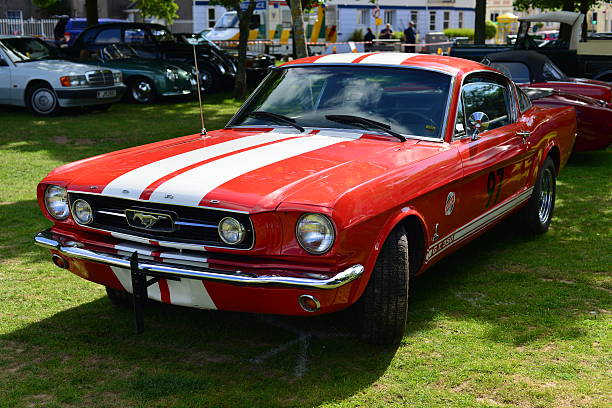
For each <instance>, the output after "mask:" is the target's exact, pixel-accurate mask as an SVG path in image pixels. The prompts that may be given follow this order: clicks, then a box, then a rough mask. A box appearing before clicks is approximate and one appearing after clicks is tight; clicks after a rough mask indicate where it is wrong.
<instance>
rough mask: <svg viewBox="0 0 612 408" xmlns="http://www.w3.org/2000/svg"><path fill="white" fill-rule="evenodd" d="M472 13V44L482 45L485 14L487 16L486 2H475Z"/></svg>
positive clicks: (477, 0) (483, 0) (479, 0)
mask: <svg viewBox="0 0 612 408" xmlns="http://www.w3.org/2000/svg"><path fill="white" fill-rule="evenodd" d="M474 11H475V13H474V44H484V43H485V39H486V34H485V14H487V0H476V8H475V10H474Z"/></svg>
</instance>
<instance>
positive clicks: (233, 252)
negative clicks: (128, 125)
mask: <svg viewBox="0 0 612 408" xmlns="http://www.w3.org/2000/svg"><path fill="white" fill-rule="evenodd" d="M314 66H322V67H327V68H329V70H330V71H336V70H337V71H342V70H346V69H349V68H351V67H356V66H367V67H370V68H372V69H374V70H378V69H381V70H389V69H392V70H403V69H409V70H411V72H412V71H415V70H416V71H419V72H420V71H426V72H435V73H436V75H438V74H440V75H443V76H445V78H448V80H449V84H450V88H449V92H448V95H444V100H445V101H447V102H445V106H441V108H442V109H444V123H443V126H442V129H443V131H441V134H440V137H439V139H434V138H427V137H414V138H412V137H410V136H406V137H407V140H406V141H405V142H404V143H401V142H400V141H399V140H397V139H395V138H394V137H391V136H390V135H388V134H386V133H385V132H378V131H376V130H360V129H355V128H354V127H350V126H347V127H346V128H344V129H332V130H330V129H326V128H316V127H309V128H306V129H305V131H304V132H297V133H296V131H295V130H294V129H293V128H291V127H284V126H275V125H274V126H269V125H268V126H249V125H246V126H233V127H230V128H226V129H221V130H217V131H212V132H209V134H208V135H206V136H201V135H197V134H196V135H190V136H185V137H181V138H177V139H172V140H166V141H161V142H158V143H153V144H149V145H145V146H140V147H133V148H130V149H126V150H122V151H118V152H113V153H108V154H103V155H100V156H97V157H93V158H90V159H85V160H82V161H78V162H75V163H71V164H66V165H64V166H62V167H59V168H57V169H55V170H53V171H52V172H51V173H50V174H49V175H48V176H46V177H45V178H44V179H43V180H42V181H41V182H40V184H39V186H38V200H39V204H40V208H41V209H42V212H43V214H44V215H45V216H46V217H47V218H49V219H50V220H51V221H53V226H52V227H51V228H50V229H49V230H46V231H43V232H41V233H40V234H38V235H37V237H36V242H37V243H38V244H39V245H42V246H44V247H47V248H49V249H51V253H52V254H54V255H55V256H56V259H55V263H56V264H58V265H60V266H63V267H65V268H67V269H69V270H70V271H71V272H73V273H75V274H77V275H78V276H81V277H83V278H85V279H88V280H90V281H93V282H96V283H99V284H102V285H105V286H107V287H110V288H114V289H116V290H120V291H128V292H129V291H131V290H132V288H131V281H130V270H129V269H128V268H129V264H126V262H127V261H126V259H127V257H128V256H129V255H130V254H131V253H132V252H134V251H137V252H138V255H139V258H140V260H139V262H141V264H140V265H139V268H141V269H143V270H153V269H154V268H155V266H156V265H157V267H163V268H165V269H164V273H166V275H162V276H167V277H172V276H178V277H179V278H180V280H179V281H176V280H170V279H164V278H162V279H160V280H159V282H158V283H155V284H154V285H152V286H151V287H150V288H149V293H148V296H149V297H150V298H153V299H156V300H159V301H162V302H166V303H172V304H178V305H186V306H192V307H199V308H205V309H220V310H232V311H242V312H256V313H271V314H286V315H313V314H321V313H329V312H334V311H337V310H341V309H344V308H346V307H348V306H350V305H352V304H354V303H355V302H356V301H357V300H358V299H360V297H361V296H362V294H363V293H364V291H365V290H366V288H367V287H368V282H369V281H370V278H371V274H372V271H373V270H374V268H375V265H376V263H377V258H379V254H380V253H381V249H382V248H383V244H385V242H386V240H387V237H388V236H389V234H390V232H391V231H393V230H394V228H396V227H397V226H398V225H400V224H403V225H405V226H406V230H407V231H409V236H410V241H411V243H410V245H411V247H410V248H411V249H410V251H411V252H410V254H411V264H410V265H411V266H410V269H411V274H419V273H422V272H423V271H425V270H426V269H427V268H429V267H430V266H431V265H432V264H434V263H435V262H437V261H438V260H439V259H441V258H443V257H444V256H446V255H447V254H449V253H451V252H452V251H454V250H456V249H458V248H459V247H461V246H463V245H465V244H466V243H467V242H469V241H470V240H472V239H474V238H475V237H477V236H479V235H480V234H482V233H483V232H485V231H486V230H487V229H488V228H490V227H491V226H493V225H495V224H496V223H498V222H499V221H500V220H501V219H502V218H504V217H505V216H507V215H509V214H511V213H513V212H516V211H517V210H519V209H520V208H522V207H524V206H525V205H526V203H528V202H529V200H532V199H534V198H533V196H535V195H537V194H535V193H534V184H535V183H536V178H537V177H538V174H539V171H540V170H541V168H542V166H543V164H544V163H545V161H546V160H552V161H553V162H554V166H555V172H558V171H559V170H560V169H561V168H562V167H563V166H564V165H565V163H566V161H567V160H568V158H569V156H570V153H571V151H572V146H573V144H574V139H575V132H576V118H575V113H574V111H573V109H571V108H555V109H543V108H540V107H537V106H519V102H518V99H517V95H518V94H517V91H516V87H515V85H514V83H512V82H511V81H510V80H508V79H507V78H506V77H504V76H502V75H500V74H499V73H498V72H496V71H495V70H493V69H491V68H489V67H487V66H484V65H481V64H478V63H475V62H472V61H467V60H462V59H456V58H451V57H442V56H427V55H416V54H396V53H368V54H334V55H328V56H317V57H309V58H306V59H302V60H296V61H292V62H290V63H288V64H285V65H284V66H282V67H281V68H279V69H278V70H279V71H281V72H284V71H291V70H293V69H295V68H296V67H301V68H304V69H306V70H307V69H310V67H314ZM381 72H382V71H381ZM385 72H387V71H385ZM279 75H280V74H279ZM483 76H484V77H487V78H491V79H492V80H493V79H494V80H495V81H499V82H500V83H501V84H502V85H499V86H500V87H502V88H503V89H504V92H507V93H508V95H509V96H508V102H507V103H508V105H507V107H506V109H509V112H510V116H511V118H510V119H512V120H511V122H512V123H509V124H507V125H505V126H501V127H498V128H496V129H492V130H489V131H486V132H481V134H480V135H478V136H477V137H475V138H474V139H475V140H472V138H471V137H466V135H458V134H457V133H456V132H460V130H461V127H462V126H464V125H461V126H456V123H455V122H456V119H455V118H457V117H458V114H457V109H458V102H459V95H460V93H461V91H462V89H464V88H465V87H467V83H468V82H469V81H476V82H477V81H479V79H478V78H481V77H483ZM269 84H270V82H269V81H268V82H264V83H263V84H262V85H261V86H260V89H259V90H258V91H256V93H257V92H261V91H262V89H264V88H266V87H268V86H269ZM426 85H427V84H423V89H426ZM402 86H403V85H402V84H398V86H397V89H400V90H401V89H402ZM409 92H423V91H420V90H418V89H417V90H413V89H412V88H411V89H410V90H409ZM248 104H249V101H247V103H246V104H245V106H247V105H248ZM521 108H524V109H523V112H521ZM243 109H244V108H243ZM464 119H465V118H464V117H463V116H461V115H460V119H458V121H460V122H461V123H466V122H465V120H464ZM230 123H231V122H230ZM547 158H549V159H547ZM51 185H57V186H61V187H65V188H66V189H67V191H68V199H69V200H70V202H71V203H72V204H74V200H75V198H76V197H81V198H86V199H88V200H93V203H94V207H96V208H97V209H96V208H94V210H95V211H100V209H101V208H102V207H103V206H104V205H107V206H108V208H111V207H113V205H118V204H117V203H121V205H128V206H132V207H134V208H136V211H140V209H141V208H144V209H145V210H142V211H146V210H147V209H148V210H150V211H163V212H164V213H166V211H167V210H168V209H169V208H172V209H174V210H175V211H176V212H177V213H179V212H180V213H181V214H184V213H186V212H189V211H191V212H194V211H202V214H204V215H205V216H207V217H208V216H211V217H213V216H217V214H218V213H219V212H221V213H222V215H223V216H225V215H227V214H235V217H237V218H238V219H239V220H240V222H241V223H243V224H244V226H245V228H246V229H247V234H249V233H250V234H252V235H250V237H251V238H252V241H248V242H247V243H246V244H244V247H242V248H233V247H231V248H230V247H223V245H204V244H198V243H197V242H192V241H189V240H183V242H170V241H169V240H167V239H164V238H156V237H154V236H151V234H148V233H146V231H144V230H142V229H141V230H131V231H128V232H126V231H124V230H122V231H121V232H117V231H116V230H115V231H112V230H111V229H110V228H106V229H105V228H97V227H96V228H94V227H89V226H87V225H80V224H79V223H77V222H75V220H74V215H69V216H68V217H67V218H66V219H65V220H58V219H55V218H54V217H53V216H52V215H51V214H50V212H49V210H48V209H47V205H46V198H45V192H46V191H47V189H48V187H49V186H51ZM535 199H536V200H537V197H535ZM100 203H105V204H104V205H103V204H100ZM113 203H114V204H113ZM72 211H74V209H73V210H72ZM107 212H112V211H107ZM305 213H316V214H322V215H324V216H327V217H329V218H328V219H329V220H331V222H332V223H333V230H334V237H333V238H334V241H333V245H332V246H331V248H330V249H329V250H328V251H327V252H325V253H324V254H321V255H313V254H311V253H309V252H307V251H306V250H305V249H304V248H303V246H302V244H301V243H300V242H298V240H297V238H296V223H297V222H298V220H299V219H301V217H302V216H303V215H304V214H305ZM211 214H212V215H211ZM145 215H146V214H145ZM95 216H100V217H102V216H104V217H106V218H105V219H107V220H109V221H108V222H109V223H110V222H115V221H112V220H111V218H112V217H113V216H115V217H116V218H121V219H123V218H125V214H121V213H118V214H117V213H115V214H114V215H100V214H98V213H95ZM109 217H110V218H109ZM122 217H123V218H122ZM219 217H220V216H217V218H219ZM240 217H242V218H240ZM243 221H244V222H243ZM105 222H106V221H105ZM164 222H165V221H164ZM92 225H95V224H92ZM249 231H250V232H249ZM187 241H188V242H187ZM92 254H94V255H92ZM126 265H127V266H126ZM160 265H161V266H160ZM185 271H189V272H188V273H187V272H185ZM191 278H195V279H191ZM304 295H308V296H312V297H313V298H314V299H315V302H316V303H317V305H316V307H314V308H311V310H307V308H304V306H303V305H301V304H300V302H298V298H300V297H301V296H304ZM311 304H312V303H311Z"/></svg>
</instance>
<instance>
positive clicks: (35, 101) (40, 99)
mask: <svg viewBox="0 0 612 408" xmlns="http://www.w3.org/2000/svg"><path fill="white" fill-rule="evenodd" d="M56 105H57V99H55V94H54V93H53V91H51V90H50V89H47V88H42V89H38V90H36V91H35V92H34V93H33V94H32V108H34V110H35V111H36V112H38V113H49V112H53V110H54V109H55V107H56Z"/></svg>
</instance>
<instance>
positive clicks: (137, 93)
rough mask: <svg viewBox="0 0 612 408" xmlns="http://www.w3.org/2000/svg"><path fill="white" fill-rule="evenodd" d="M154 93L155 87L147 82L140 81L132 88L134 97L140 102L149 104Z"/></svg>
mask: <svg viewBox="0 0 612 408" xmlns="http://www.w3.org/2000/svg"><path fill="white" fill-rule="evenodd" d="M152 93H153V87H152V86H151V84H150V83H148V82H147V81H138V82H136V83H135V84H134V86H133V87H132V96H133V97H134V99H135V100H137V101H138V102H148V101H149V100H150V99H151V94H152Z"/></svg>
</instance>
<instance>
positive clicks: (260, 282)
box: [34, 229, 364, 289]
mask: <svg viewBox="0 0 612 408" xmlns="http://www.w3.org/2000/svg"><path fill="white" fill-rule="evenodd" d="M34 242H35V243H36V245H39V246H41V247H43V248H47V249H51V250H56V251H59V252H60V253H61V254H62V255H64V256H66V257H67V258H72V259H82V260H85V261H91V262H97V263H101V264H104V265H108V266H114V267H118V268H125V269H130V260H129V259H127V258H123V257H121V256H118V255H114V254H107V253H102V252H97V251H92V250H88V249H85V248H82V246H84V245H83V244H82V243H79V242H70V243H69V244H70V245H65V244H62V243H61V242H59V241H57V240H56V239H54V238H53V233H52V232H51V230H50V229H48V230H44V231H41V232H39V233H38V234H36V236H35V237H34ZM79 247H81V248H79ZM138 268H139V269H141V270H143V271H146V272H151V273H154V274H155V273H157V274H161V275H170V276H174V277H179V278H187V279H201V280H209V281H215V282H221V283H227V284H231V285H244V286H284V287H287V286H288V287H292V288H304V289H336V288H339V287H340V286H343V285H346V284H347V283H349V282H352V281H354V280H355V279H357V278H359V277H360V276H361V275H362V274H363V272H364V267H363V266H362V265H359V264H357V265H353V266H351V267H349V268H347V269H345V270H344V271H342V272H340V273H338V274H337V275H335V276H334V277H332V278H328V279H315V278H295V277H289V276H271V275H262V276H251V275H247V274H245V273H243V272H241V271H239V270H236V271H233V272H231V273H220V272H221V271H217V272H215V270H214V269H210V268H206V267H202V268H200V269H191V268H188V267H187V266H183V265H181V266H177V265H173V264H168V263H149V262H147V261H145V260H142V261H141V262H139V263H138ZM206 269H209V271H207V270H206Z"/></svg>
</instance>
